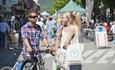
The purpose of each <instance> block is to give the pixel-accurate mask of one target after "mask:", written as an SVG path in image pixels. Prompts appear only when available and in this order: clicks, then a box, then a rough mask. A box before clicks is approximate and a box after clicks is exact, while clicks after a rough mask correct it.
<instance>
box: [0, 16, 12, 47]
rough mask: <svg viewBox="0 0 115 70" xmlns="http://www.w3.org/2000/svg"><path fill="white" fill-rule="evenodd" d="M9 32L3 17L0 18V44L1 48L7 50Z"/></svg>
mask: <svg viewBox="0 0 115 70" xmlns="http://www.w3.org/2000/svg"><path fill="white" fill-rule="evenodd" d="M9 32H10V28H9V25H8V24H7V23H6V22H5V21H4V17H3V16H0V43H1V47H2V48H5V49H7V47H8V46H7V35H8V34H9Z"/></svg>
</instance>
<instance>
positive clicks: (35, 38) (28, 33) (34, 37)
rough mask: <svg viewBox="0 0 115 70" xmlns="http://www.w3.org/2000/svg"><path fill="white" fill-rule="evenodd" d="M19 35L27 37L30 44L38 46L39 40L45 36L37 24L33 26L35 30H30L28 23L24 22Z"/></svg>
mask: <svg viewBox="0 0 115 70" xmlns="http://www.w3.org/2000/svg"><path fill="white" fill-rule="evenodd" d="M21 35H22V38H27V39H28V40H29V42H30V45H31V46H32V47H33V46H39V42H40V40H43V39H44V38H46V36H45V35H44V34H43V33H42V30H41V28H40V26H39V25H36V26H35V30H34V31H33V30H32V27H31V26H30V24H29V23H27V24H25V25H24V26H23V27H22V28H21Z"/></svg>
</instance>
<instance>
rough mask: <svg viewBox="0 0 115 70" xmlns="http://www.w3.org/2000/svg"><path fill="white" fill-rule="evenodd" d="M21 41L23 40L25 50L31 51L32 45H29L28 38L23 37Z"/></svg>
mask: <svg viewBox="0 0 115 70" xmlns="http://www.w3.org/2000/svg"><path fill="white" fill-rule="evenodd" d="M23 42H24V45H25V46H26V47H27V48H26V50H27V51H28V52H32V47H31V46H30V43H29V41H28V39H27V38H24V39H23Z"/></svg>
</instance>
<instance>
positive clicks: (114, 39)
mask: <svg viewBox="0 0 115 70" xmlns="http://www.w3.org/2000/svg"><path fill="white" fill-rule="evenodd" d="M110 30H111V31H112V35H113V43H114V44H115V21H113V23H112V26H111V28H110Z"/></svg>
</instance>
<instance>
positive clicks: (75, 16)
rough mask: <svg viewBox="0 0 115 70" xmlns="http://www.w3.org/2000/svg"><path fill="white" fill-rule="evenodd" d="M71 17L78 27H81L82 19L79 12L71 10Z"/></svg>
mask: <svg viewBox="0 0 115 70" xmlns="http://www.w3.org/2000/svg"><path fill="white" fill-rule="evenodd" d="M69 18H70V19H72V20H73V24H74V25H76V26H77V27H79V28H80V26H81V19H80V15H79V14H77V13H76V12H70V17H69Z"/></svg>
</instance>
